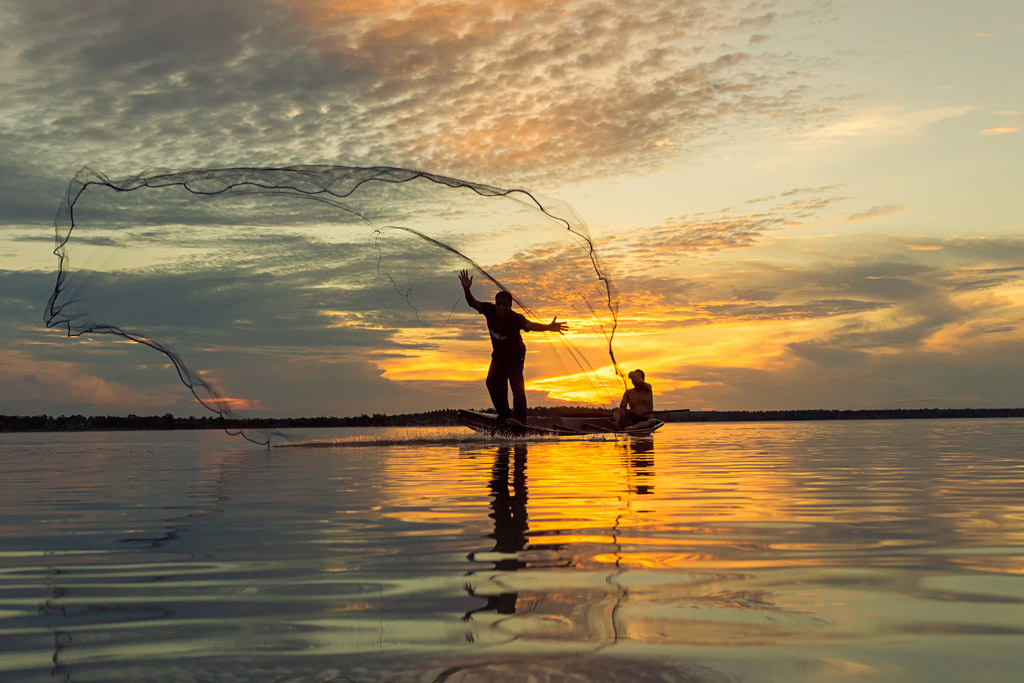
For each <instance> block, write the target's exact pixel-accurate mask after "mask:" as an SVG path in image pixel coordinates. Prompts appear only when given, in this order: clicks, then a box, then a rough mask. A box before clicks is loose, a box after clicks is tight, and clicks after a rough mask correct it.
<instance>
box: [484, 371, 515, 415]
mask: <svg viewBox="0 0 1024 683" xmlns="http://www.w3.org/2000/svg"><path fill="white" fill-rule="evenodd" d="M507 377H508V368H507V366H506V365H505V364H504V363H502V362H501V361H500V360H499V359H498V358H495V357H494V356H493V355H492V356H491V367H489V368H488V369H487V393H488V394H490V395H491V404H492V405H493V406H494V409H495V410H496V411H498V419H499V420H507V419H508V418H509V416H511V415H512V411H511V410H509V408H508V379H507Z"/></svg>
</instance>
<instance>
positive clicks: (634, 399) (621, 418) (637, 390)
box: [614, 370, 658, 431]
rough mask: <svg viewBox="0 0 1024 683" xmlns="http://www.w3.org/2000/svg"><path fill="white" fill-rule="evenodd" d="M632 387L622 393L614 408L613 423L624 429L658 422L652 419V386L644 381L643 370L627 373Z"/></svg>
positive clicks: (643, 427) (642, 426) (641, 427)
mask: <svg viewBox="0 0 1024 683" xmlns="http://www.w3.org/2000/svg"><path fill="white" fill-rule="evenodd" d="M627 377H629V379H630V381H631V382H633V388H632V389H627V390H626V391H625V392H624V393H623V394H622V401H621V402H620V403H619V407H618V408H616V409H615V412H614V419H615V424H616V425H618V427H619V429H625V430H626V431H630V430H634V429H646V428H647V427H653V426H654V425H655V424H657V423H658V421H657V420H655V419H654V388H653V387H652V386H651V385H650V384H648V383H647V382H646V379H647V378H646V376H645V375H644V371H643V370H634V371H633V372H631V373H629V374H628V375H627Z"/></svg>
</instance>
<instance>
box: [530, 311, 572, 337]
mask: <svg viewBox="0 0 1024 683" xmlns="http://www.w3.org/2000/svg"><path fill="white" fill-rule="evenodd" d="M523 329H524V330H526V331H527V332H558V333H559V334H565V331H566V330H567V329H569V326H568V325H566V324H565V323H560V322H558V316H557V315H556V316H555V317H554V318H552V319H551V322H550V323H547V324H544V323H535V322H533V321H532V320H527V321H526V325H525V326H524V327H523Z"/></svg>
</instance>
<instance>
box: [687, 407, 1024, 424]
mask: <svg viewBox="0 0 1024 683" xmlns="http://www.w3.org/2000/svg"><path fill="white" fill-rule="evenodd" d="M964 417H973V418H979V417H1024V408H903V409H895V410H700V411H693V412H689V413H682V414H681V415H680V416H679V417H678V418H677V419H674V420H673V422H790V421H792V422H795V421H801V420H928V419H933V420H934V419H950V418H964Z"/></svg>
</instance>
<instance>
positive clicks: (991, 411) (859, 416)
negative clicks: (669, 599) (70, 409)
mask: <svg viewBox="0 0 1024 683" xmlns="http://www.w3.org/2000/svg"><path fill="white" fill-rule="evenodd" d="M484 412H493V411H490V410H488V411H484ZM610 413H611V411H609V410H606V409H604V408H592V407H588V406H584V407H577V406H557V407H546V406H542V407H537V408H531V409H530V411H529V414H530V415H534V416H537V417H555V416H565V417H600V416H607V415H610ZM988 417H1024V408H907V409H900V410H701V411H678V412H675V413H673V414H672V415H671V416H670V419H669V421H672V422H786V421H801V420H920V419H950V418H988ZM662 419H665V418H664V417H662ZM456 424H459V420H458V411H457V410H453V409H446V410H431V411H429V412H426V413H404V414H401V415H382V414H379V413H374V414H373V415H359V416H358V417H283V418H281V417H267V418H245V419H229V420H223V419H221V418H219V417H215V416H204V417H175V416H174V415H172V414H171V413H166V414H164V415H127V416H121V415H94V416H91V417H87V416H84V415H60V416H57V417H53V416H51V415H0V432H70V431H115V430H143V429H225V428H227V429H283V428H288V427H306V428H310V427H438V426H445V425H456Z"/></svg>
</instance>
